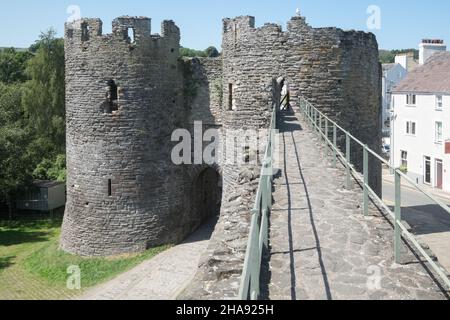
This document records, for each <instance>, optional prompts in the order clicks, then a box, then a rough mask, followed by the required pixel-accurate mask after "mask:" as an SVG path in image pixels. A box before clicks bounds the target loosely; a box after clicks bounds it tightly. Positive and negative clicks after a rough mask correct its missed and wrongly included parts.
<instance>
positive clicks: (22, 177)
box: [0, 84, 33, 217]
mask: <svg viewBox="0 0 450 320" xmlns="http://www.w3.org/2000/svg"><path fill="white" fill-rule="evenodd" d="M21 98H22V88H21V87H20V85H10V86H6V85H4V84H0V199H2V200H3V201H6V203H7V205H8V207H9V215H10V217H11V216H12V199H13V194H14V192H15V191H17V189H18V188H20V187H21V186H22V185H23V184H25V182H26V181H27V179H28V178H29V176H30V173H31V170H32V168H33V163H32V161H30V157H29V154H28V153H27V151H26V150H27V145H28V143H29V137H30V134H29V132H28V130H27V129H26V127H25V126H24V123H23V110H22V108H21V107H20V106H21Z"/></svg>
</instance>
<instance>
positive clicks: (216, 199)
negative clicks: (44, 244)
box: [61, 16, 381, 267]
mask: <svg viewBox="0 0 450 320" xmlns="http://www.w3.org/2000/svg"><path fill="white" fill-rule="evenodd" d="M179 42H180V31H179V29H178V27H176V25H175V24H174V23H173V22H172V21H164V22H163V23H162V30H161V35H154V34H152V33H151V26H150V19H148V18H142V17H137V18H131V17H121V18H118V19H116V20H114V22H113V32H112V34H109V35H103V33H102V22H101V21H100V20H99V19H83V20H81V21H78V22H76V23H75V24H68V25H67V26H66V35H65V45H66V91H67V92H66V99H67V102H66V104H67V166H68V182H67V187H68V190H67V192H68V201H67V207H66V214H65V219H64V224H63V232H62V238H61V247H62V249H64V250H66V251H69V252H71V253H76V254H80V255H87V256H104V255H115V254H120V253H127V252H139V251H143V250H145V249H146V248H148V247H152V246H155V245H160V244H165V243H174V242H178V241H180V240H182V239H183V238H184V237H185V236H186V235H188V234H189V233H190V232H192V231H193V230H194V229H195V228H196V227H198V226H199V224H200V223H201V222H202V221H203V220H204V219H205V218H207V217H208V215H209V214H210V213H211V212H208V211H213V212H214V213H219V211H220V219H219V222H218V225H217V227H216V231H215V233H214V235H213V240H212V241H211V246H213V247H214V248H213V250H212V251H214V254H215V256H216V258H217V256H218V255H220V254H229V253H230V252H232V253H233V254H236V255H237V256H238V257H239V258H243V255H242V252H243V251H245V244H246V241H245V240H246V236H247V235H248V222H249V216H250V209H251V206H252V205H253V201H254V200H253V198H254V191H255V185H257V180H258V176H257V175H258V173H259V171H260V167H259V166H258V165H256V166H254V165H252V164H244V165H242V164H227V163H225V162H224V161H223V159H222V160H220V161H218V163H217V164H216V165H214V166H208V165H192V166H191V165H182V166H176V165H174V164H173V163H172V161H171V150H172V147H173V146H174V143H172V142H171V141H170V140H171V139H170V137H171V134H172V132H173V131H174V130H175V129H177V128H186V129H188V130H189V131H191V132H193V122H194V121H202V122H203V126H204V127H205V128H211V127H213V128H220V129H223V130H228V129H242V128H243V129H259V128H267V126H268V123H269V119H270V115H271V111H272V110H273V109H272V108H273V102H274V100H275V99H277V98H278V97H279V94H280V92H279V91H280V90H279V89H280V88H278V87H277V82H276V80H277V79H279V78H280V77H282V78H283V79H285V80H286V81H287V82H288V83H289V85H290V88H291V91H292V104H293V106H294V107H296V106H298V101H299V100H298V99H299V97H300V95H302V96H305V97H306V98H308V99H309V100H310V101H311V102H312V103H314V104H315V105H316V106H317V107H318V108H319V109H321V110H322V111H323V112H325V113H327V114H328V115H329V116H330V117H332V118H334V119H336V120H337V121H338V122H340V123H341V124H342V125H343V126H344V127H345V128H347V129H350V130H351V132H352V133H353V134H354V135H356V136H357V137H359V138H360V139H361V140H362V141H364V142H365V143H367V144H368V145H369V146H371V147H372V148H373V149H374V150H378V149H379V148H380V146H379V141H380V139H381V137H380V135H381V120H380V119H381V117H380V112H381V68H380V64H379V62H378V45H377V42H376V39H375V37H374V35H373V34H370V33H364V32H356V31H343V30H340V29H337V28H312V27H310V26H309V25H308V24H307V23H306V21H305V18H303V17H294V18H292V19H291V21H289V23H288V28H287V30H286V31H283V30H282V28H281V26H279V25H275V24H266V25H264V26H262V27H260V28H256V27H255V19H254V18H253V17H248V16H246V17H238V18H235V19H224V21H223V44H222V49H223V50H222V56H221V57H219V58H206V59H190V60H181V59H179V48H180V44H179ZM355 151H356V150H355ZM356 154H357V153H356V152H355V156H356ZM360 158H361V159H362V157H360ZM355 159H356V158H355ZM372 172H375V170H373V171H372ZM380 179H381V170H380V172H379V174H378V173H377V172H375V173H374V174H373V176H371V183H372V185H373V186H374V187H375V188H379V186H380ZM222 190H223V194H222V195H221V191H222ZM220 200H221V201H220ZM220 204H221V209H220V207H219V206H220ZM205 265H206V266H207V267H211V266H212V264H205Z"/></svg>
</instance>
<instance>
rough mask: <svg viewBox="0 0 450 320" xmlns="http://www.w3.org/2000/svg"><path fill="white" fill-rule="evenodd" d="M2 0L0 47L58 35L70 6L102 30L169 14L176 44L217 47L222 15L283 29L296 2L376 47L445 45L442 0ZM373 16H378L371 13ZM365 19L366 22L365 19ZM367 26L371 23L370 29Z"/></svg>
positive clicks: (446, 4)
mask: <svg viewBox="0 0 450 320" xmlns="http://www.w3.org/2000/svg"><path fill="white" fill-rule="evenodd" d="M2 2H3V3H2V4H1V11H0V26H1V28H0V47H18V48H25V47H29V46H30V45H31V44H32V43H34V41H35V40H36V39H37V38H38V36H39V34H40V33H41V32H42V31H45V30H47V29H49V28H50V27H54V28H55V29H56V30H57V31H58V35H59V36H62V34H63V31H64V22H65V21H67V20H68V19H69V18H70V17H72V16H73V13H74V12H75V13H76V11H77V10H75V11H73V10H72V11H71V10H68V9H69V8H70V7H71V6H77V8H79V11H80V13H81V16H82V17H87V18H100V19H102V20H103V25H104V33H109V32H111V22H112V20H113V19H114V18H116V17H118V16H122V15H131V16H147V17H150V18H152V33H159V32H160V24H161V21H162V20H174V21H175V22H176V24H177V25H178V26H179V27H180V28H181V37H182V39H181V45H182V46H185V47H189V48H194V49H205V48H207V47H209V46H210V45H213V46H216V47H217V48H219V49H220V47H221V33H222V19H223V18H233V17H236V16H240V15H251V16H254V17H256V24H257V26H261V25H263V24H264V23H267V22H273V23H278V24H280V25H282V26H283V29H285V28H286V22H287V21H288V20H289V19H290V18H291V17H292V16H295V15H296V9H297V8H299V9H300V11H301V13H302V15H303V16H305V17H306V18H307V21H308V23H309V24H310V25H311V26H313V27H330V26H336V27H339V28H343V29H345V30H348V29H355V30H363V31H370V32H373V33H375V35H376V36H377V39H378V42H379V47H380V49H405V48H417V47H418V44H419V42H420V41H421V39H423V38H433V39H434V38H437V39H443V40H445V42H446V43H448V44H449V45H450V1H448V0H429V1H418V0H240V1H239V0H226V1H224V0H191V1H186V0H163V1H157V0H121V1H117V0H95V1H92V0H90V1H88V0H70V1H66V0H37V1H31V0H14V1H7V0H2ZM373 5H375V6H377V7H378V8H379V15H378V14H377V11H373V10H372V11H370V13H368V8H369V7H370V6H373ZM70 11H71V12H70ZM377 17H379V18H380V19H376V18H377ZM372 18H375V19H376V20H373V19H372ZM368 20H369V22H371V23H370V24H369V25H368ZM378 21H379V24H378V23H377V22H378ZM374 22H375V23H374ZM369 26H370V27H371V28H369ZM373 26H375V27H377V28H376V29H374V28H373ZM378 27H379V28H378Z"/></svg>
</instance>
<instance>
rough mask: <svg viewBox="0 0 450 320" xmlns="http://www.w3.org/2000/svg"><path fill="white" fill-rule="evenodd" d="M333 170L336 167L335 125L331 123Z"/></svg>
mask: <svg viewBox="0 0 450 320" xmlns="http://www.w3.org/2000/svg"><path fill="white" fill-rule="evenodd" d="M333 147H334V148H333V168H336V165H337V154H336V149H337V128H336V124H335V123H333Z"/></svg>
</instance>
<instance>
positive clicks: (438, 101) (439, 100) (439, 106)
mask: <svg viewBox="0 0 450 320" xmlns="http://www.w3.org/2000/svg"><path fill="white" fill-rule="evenodd" d="M436 109H437V110H442V96H436Z"/></svg>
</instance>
